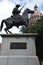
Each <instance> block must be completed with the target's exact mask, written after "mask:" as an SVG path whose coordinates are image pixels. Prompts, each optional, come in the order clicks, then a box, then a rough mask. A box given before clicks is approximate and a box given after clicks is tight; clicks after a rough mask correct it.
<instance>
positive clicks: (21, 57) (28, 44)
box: [0, 33, 39, 65]
mask: <svg viewBox="0 0 43 65" xmlns="http://www.w3.org/2000/svg"><path fill="white" fill-rule="evenodd" d="M1 36H2V46H1V56H2V58H4V59H6V60H5V62H6V64H4V65H39V60H38V57H37V56H36V48H35V36H37V33H29V34H14V35H10V34H9V35H7V34H6V35H5V34H4V35H1ZM2 58H0V61H1V60H3V59H2ZM2 65H3V64H2Z"/></svg>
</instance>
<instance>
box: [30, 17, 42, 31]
mask: <svg viewBox="0 0 43 65" xmlns="http://www.w3.org/2000/svg"><path fill="white" fill-rule="evenodd" d="M29 32H43V17H41V19H39V20H37V21H36V23H34V24H33V25H32V24H31V25H30V26H29Z"/></svg>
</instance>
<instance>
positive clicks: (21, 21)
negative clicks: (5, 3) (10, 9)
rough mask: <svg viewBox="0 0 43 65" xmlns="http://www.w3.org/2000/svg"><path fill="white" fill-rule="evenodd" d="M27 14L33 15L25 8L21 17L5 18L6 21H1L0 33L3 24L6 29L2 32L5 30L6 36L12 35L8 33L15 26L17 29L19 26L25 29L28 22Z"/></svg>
mask: <svg viewBox="0 0 43 65" xmlns="http://www.w3.org/2000/svg"><path fill="white" fill-rule="evenodd" d="M28 13H33V11H31V10H30V9H28V8H26V9H25V10H24V12H23V14H22V16H21V15H19V17H18V16H17V18H16V19H14V18H13V16H10V17H9V18H6V19H4V20H2V22H1V26H0V31H1V30H2V28H3V23H5V25H6V28H5V29H4V30H5V32H6V33H7V34H8V32H9V33H11V34H12V32H10V31H9V29H10V28H12V27H13V26H16V27H17V28H18V27H19V26H23V25H24V26H26V28H27V24H28V21H29V20H28V19H27V16H28Z"/></svg>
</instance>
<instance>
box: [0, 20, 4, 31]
mask: <svg viewBox="0 0 43 65" xmlns="http://www.w3.org/2000/svg"><path fill="white" fill-rule="evenodd" d="M3 23H4V20H2V22H1V27H0V31H1V30H2V28H3Z"/></svg>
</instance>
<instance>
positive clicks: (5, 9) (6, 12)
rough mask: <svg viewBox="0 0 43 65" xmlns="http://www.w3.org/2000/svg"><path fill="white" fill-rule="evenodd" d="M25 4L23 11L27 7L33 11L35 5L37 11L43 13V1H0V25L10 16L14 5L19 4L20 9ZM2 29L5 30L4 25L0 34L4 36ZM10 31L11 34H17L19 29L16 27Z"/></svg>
mask: <svg viewBox="0 0 43 65" xmlns="http://www.w3.org/2000/svg"><path fill="white" fill-rule="evenodd" d="M25 2H26V5H25V7H24V8H23V10H24V9H26V8H27V7H28V8H29V9H32V10H34V5H35V4H37V5H38V7H39V10H40V11H41V12H43V0H0V25H1V21H2V20H3V19H5V18H8V17H10V16H11V14H12V10H13V8H14V7H15V5H16V4H20V5H21V7H22V6H23V4H24V3H25ZM23 10H22V11H23ZM22 11H21V12H22ZM4 28H5V24H4V27H3V30H2V32H0V34H3V33H4V34H5V32H4ZM10 31H12V32H13V33H19V29H17V27H13V28H12V29H10Z"/></svg>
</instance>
